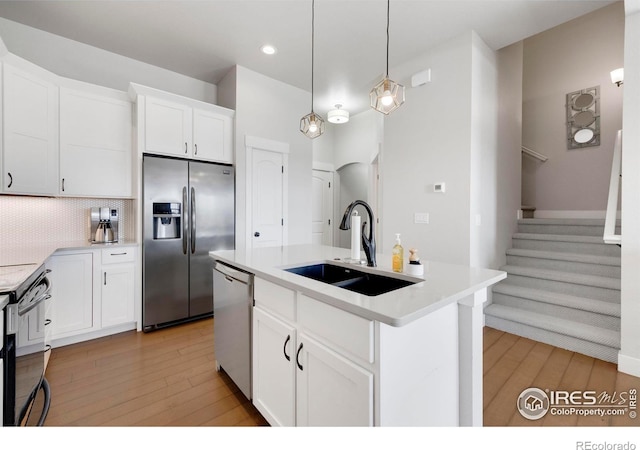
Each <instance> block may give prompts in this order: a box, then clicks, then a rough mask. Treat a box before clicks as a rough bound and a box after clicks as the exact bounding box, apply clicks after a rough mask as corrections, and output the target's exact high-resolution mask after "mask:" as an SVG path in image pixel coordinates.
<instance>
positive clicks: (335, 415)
mask: <svg viewBox="0 0 640 450" xmlns="http://www.w3.org/2000/svg"><path fill="white" fill-rule="evenodd" d="M254 297H255V300H256V306H255V307H254V309H253V403H254V404H255V406H256V408H257V409H258V410H259V411H260V412H261V413H262V414H263V416H264V417H265V419H267V421H268V422H269V423H270V424H271V425H281V426H372V425H373V373H372V372H371V371H370V370H368V369H367V368H366V367H363V366H367V364H366V363H364V364H363V365H361V364H360V363H358V362H355V361H354V360H353V359H351V356H352V355H349V354H348V352H343V351H342V348H343V347H342V345H340V344H341V343H340V342H337V343H336V345H332V344H333V341H332V338H333V336H323V335H322V334H313V331H311V330H312V329H313V327H308V326H306V325H305V322H306V319H305V318H304V315H303V314H299V315H297V316H295V315H294V318H293V320H291V313H293V311H296V310H298V312H299V313H301V312H302V311H301V310H302V309H304V307H303V308H300V306H302V305H304V304H305V303H309V302H310V303H315V302H316V301H315V300H313V299H310V298H309V297H306V296H304V295H301V294H297V293H294V292H293V291H291V290H289V289H286V288H283V287H280V286H277V285H274V284H272V283H270V282H267V281H264V280H261V279H259V278H256V283H255V287H254ZM292 302H293V303H297V305H298V308H296V305H295V304H290V303H292ZM329 308H331V309H332V310H333V311H332V313H334V314H338V315H344V317H343V318H344V319H345V320H346V321H347V322H348V321H349V320H350V319H351V317H355V316H353V315H352V314H349V313H346V312H344V311H340V310H338V309H336V308H332V307H330V306H329ZM287 319H289V320H287ZM316 319H317V320H323V319H326V317H324V318H323V317H317V318H316ZM356 319H358V320H363V321H365V322H370V321H366V320H364V319H360V318H357V317H356ZM343 323H344V322H343ZM356 340H358V339H356ZM321 341H322V342H321ZM347 346H348V344H347ZM354 359H358V358H356V357H354Z"/></svg>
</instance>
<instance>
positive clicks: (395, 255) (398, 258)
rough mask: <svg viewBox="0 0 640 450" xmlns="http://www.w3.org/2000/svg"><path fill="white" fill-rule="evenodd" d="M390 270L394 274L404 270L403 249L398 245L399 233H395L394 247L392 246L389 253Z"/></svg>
mask: <svg viewBox="0 0 640 450" xmlns="http://www.w3.org/2000/svg"><path fill="white" fill-rule="evenodd" d="M391 255H392V259H391V268H392V269H393V271H394V272H400V273H401V272H402V270H403V269H404V267H403V266H404V249H403V248H402V244H401V243H400V233H396V245H394V246H393V250H392V251H391Z"/></svg>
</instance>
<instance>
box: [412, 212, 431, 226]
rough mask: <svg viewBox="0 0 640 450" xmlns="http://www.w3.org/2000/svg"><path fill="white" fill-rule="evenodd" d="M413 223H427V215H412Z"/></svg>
mask: <svg viewBox="0 0 640 450" xmlns="http://www.w3.org/2000/svg"><path fill="white" fill-rule="evenodd" d="M413 222H414V223H425V224H426V223H429V213H414V214H413Z"/></svg>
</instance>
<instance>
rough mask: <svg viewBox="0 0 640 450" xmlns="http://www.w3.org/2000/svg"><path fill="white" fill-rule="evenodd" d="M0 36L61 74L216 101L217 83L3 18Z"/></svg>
mask: <svg viewBox="0 0 640 450" xmlns="http://www.w3.org/2000/svg"><path fill="white" fill-rule="evenodd" d="M0 38H2V40H3V41H4V44H5V45H6V47H7V49H8V50H9V52H11V53H13V54H15V55H17V56H20V57H21V58H24V59H26V60H27V61H30V62H32V63H34V64H37V65H38V66H40V67H43V68H44V69H47V70H49V71H50V72H53V73H55V74H56V75H60V76H62V77H66V78H71V79H74V80H80V81H85V82H87V83H92V84H97V85H99V86H105V87H110V88H112V89H117V90H120V91H124V92H126V91H127V90H128V89H129V83H130V82H134V83H138V84H142V85H145V86H150V87H153V88H156V89H161V90H164V91H168V92H172V93H174V94H179V95H184V96H186V97H191V98H194V99H196V100H202V101H205V102H209V103H214V104H215V103H216V100H217V97H216V90H217V88H216V86H215V85H214V84H211V83H206V82H204V81H200V80H196V79H195V78H191V77H187V76H185V75H182V74H179V73H176V72H172V71H170V70H166V69H163V68H160V67H157V66H153V65H151V64H146V63H143V62H140V61H137V60H135V59H131V58H127V57H125V56H121V55H118V54H115V53H111V52H108V51H106V50H102V49H100V48H97V47H92V46H90V45H87V44H82V43H80V42H77V41H73V40H71V39H67V38H63V37H60V36H57V35H55V34H51V33H47V32H45V31H42V30H38V29H36V28H32V27H28V26H26V25H22V24H19V23H17V22H13V21H10V20H7V19H4V18H0Z"/></svg>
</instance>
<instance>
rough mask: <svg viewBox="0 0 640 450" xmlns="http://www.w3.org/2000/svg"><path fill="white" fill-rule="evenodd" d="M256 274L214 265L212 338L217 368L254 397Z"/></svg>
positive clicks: (218, 263)
mask: <svg viewBox="0 0 640 450" xmlns="http://www.w3.org/2000/svg"><path fill="white" fill-rule="evenodd" d="M252 307H253V274H251V273H248V272H244V271H242V270H239V269H237V268H235V267H231V266H228V265H226V264H223V263H221V262H219V261H216V262H215V265H214V268H213V339H214V350H215V356H216V368H217V369H218V370H220V369H221V368H222V369H223V370H224V371H225V372H226V373H227V375H229V377H230V378H231V379H232V380H233V382H234V383H235V384H236V385H237V386H238V388H240V391H242V393H243V394H244V395H245V396H246V397H247V398H248V399H249V400H250V399H251V309H252Z"/></svg>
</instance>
